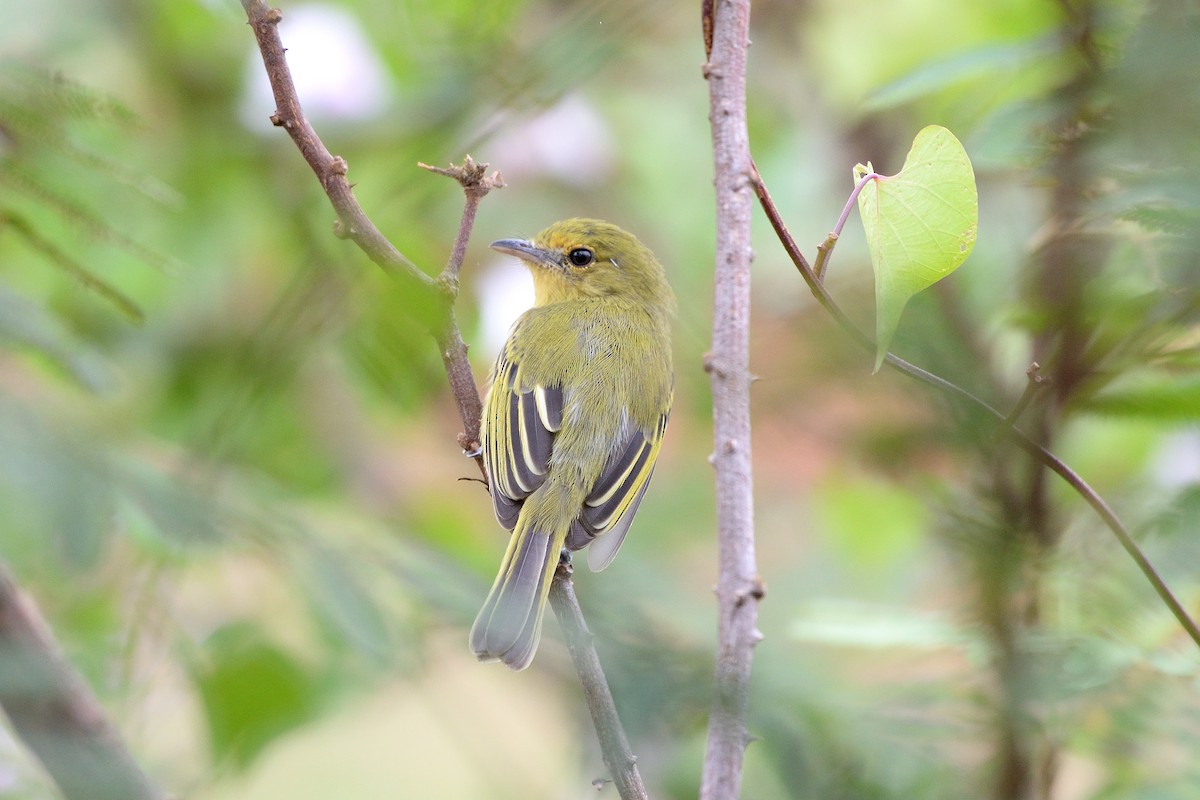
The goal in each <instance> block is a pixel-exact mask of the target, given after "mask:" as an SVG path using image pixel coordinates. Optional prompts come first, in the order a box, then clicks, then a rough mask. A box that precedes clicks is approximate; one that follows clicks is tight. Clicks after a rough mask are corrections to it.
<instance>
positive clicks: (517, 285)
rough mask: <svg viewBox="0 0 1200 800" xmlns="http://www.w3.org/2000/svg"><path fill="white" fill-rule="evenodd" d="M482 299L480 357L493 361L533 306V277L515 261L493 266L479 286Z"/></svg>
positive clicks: (494, 262) (490, 265)
mask: <svg viewBox="0 0 1200 800" xmlns="http://www.w3.org/2000/svg"><path fill="white" fill-rule="evenodd" d="M476 291H477V292H478V295H479V336H478V337H477V344H478V346H479V348H480V349H479V351H478V352H479V353H480V355H481V356H485V357H486V359H487V361H488V362H491V361H493V360H494V359H495V358H496V356H497V355H498V354H499V353H500V348H501V347H503V346H504V340H505V339H507V338H508V332H509V329H510V328H512V324H513V323H514V322H516V320H517V317H519V316H521V313H522V312H524V311H525V310H526V309H527V308H529V307H530V306H532V305H533V277H532V276H531V275H530V274H529V269H528V268H527V267H526V266H525V265H523V264H522V263H521V262H520V261H518V260H517V259H515V258H503V259H497V260H495V261H492V262H490V263H489V264H488V265H487V266H486V268H485V269H484V271H483V273H482V274H481V275H480V277H479V281H478V282H477V283H476Z"/></svg>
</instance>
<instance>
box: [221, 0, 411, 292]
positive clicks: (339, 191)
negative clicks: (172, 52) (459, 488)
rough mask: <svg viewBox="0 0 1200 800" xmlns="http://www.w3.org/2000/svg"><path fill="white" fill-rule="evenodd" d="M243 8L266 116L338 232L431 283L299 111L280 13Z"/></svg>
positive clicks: (248, 2) (396, 270)
mask: <svg viewBox="0 0 1200 800" xmlns="http://www.w3.org/2000/svg"><path fill="white" fill-rule="evenodd" d="M242 8H243V9H245V11H246V17H247V18H248V20H249V23H250V27H251V28H253V29H254V38H255V39H257V40H258V49H259V51H261V53H262V59H263V66H264V67H265V68H266V70H267V78H268V79H270V81H271V91H272V92H273V93H274V94H275V113H274V114H272V115H271V122H272V123H273V124H274V125H276V126H278V127H280V128H283V129H284V130H285V131H287V132H288V135H289V136H291V137H292V141H293V142H295V143H296V147H297V148H299V150H300V154H301V155H303V156H304V160H305V161H307V162H308V165H309V166H310V167H311V168H312V171H313V172H315V173H316V174H317V179H318V180H319V181H320V182H321V187H322V188H323V189H324V190H325V194H326V195H328V196H329V202H330V203H331V204H332V205H333V210H334V211H335V212H337V216H338V223H339V224H338V226H337V234H338V236H340V237H342V238H346V239H350V240H351V241H353V242H354V243H355V244H357V245H358V246H359V247H360V248H361V249H362V251H363V252H364V253H366V254H367V257H368V258H370V259H371V260H372V261H374V262H375V263H376V264H378V265H379V266H380V267H381V268H382V269H384V270H385V271H386V272H388V273H391V274H393V275H395V276H396V277H398V278H401V279H403V280H405V281H407V282H411V283H412V284H414V285H415V286H418V287H421V288H422V289H424V290H426V291H429V290H431V289H433V281H432V280H431V279H430V278H429V276H428V275H426V274H425V273H423V272H421V270H420V269H418V268H417V266H416V265H415V264H413V263H412V262H411V261H409V260H408V259H407V258H405V256H404V254H403V253H401V252H400V251H399V250H397V249H396V247H395V245H393V244H392V243H391V242H390V241H388V239H387V237H386V236H384V235H383V234H382V233H380V232H379V229H378V228H376V227H375V225H374V223H372V222H371V220H370V219H368V218H367V215H366V213H365V212H364V211H363V209H362V206H360V205H359V204H358V200H357V199H356V198H355V197H354V190H353V189H352V188H351V186H350V181H349V180H347V178H346V172H347V165H346V161H345V160H344V159H342V158H341V157H339V156H335V155H333V154H332V153H330V152H329V149H328V148H327V147H325V143H324V142H322V141H321V138H320V137H319V136H317V133H316V131H314V130H313V127H312V125H310V124H309V122H308V119H307V118H306V117H305V116H304V111H303V109H301V108H300V97H299V95H298V94H297V93H296V85H295V83H293V81H292V73H291V70H289V69H288V65H287V58H286V57H285V55H284V53H285V52H286V50H285V48H284V46H283V41H282V40H281V39H280V38H279V22H280V20H282V19H283V13H282V12H281V11H280V10H279V9H277V8H271V7H270V6H268V5H267V3H266V2H265V0H242Z"/></svg>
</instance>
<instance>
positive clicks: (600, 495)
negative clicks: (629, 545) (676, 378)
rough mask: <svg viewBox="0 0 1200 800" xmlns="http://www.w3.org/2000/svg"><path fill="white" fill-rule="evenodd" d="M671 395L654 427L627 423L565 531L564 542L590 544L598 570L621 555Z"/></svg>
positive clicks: (573, 545)
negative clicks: (565, 540) (577, 512)
mask: <svg viewBox="0 0 1200 800" xmlns="http://www.w3.org/2000/svg"><path fill="white" fill-rule="evenodd" d="M670 408H671V405H670V399H669V398H668V401H667V406H666V409H665V410H664V411H663V413H662V414H660V415H659V418H658V422H657V424H656V425H655V426H654V427H653V428H652V429H649V430H647V429H644V428H640V427H638V426H636V425H633V424H626V425H625V426H624V427H623V431H622V435H621V436H619V437H618V441H619V442H620V444H619V445H618V446H617V447H616V448H614V450H613V453H612V455H610V456H609V458H608V462H607V463H606V464H605V465H604V471H603V472H601V473H600V478H599V480H597V481H596V484H595V486H593V487H592V491H591V492H590V493H589V494H588V496H587V499H586V500H584V503H583V511H582V513H580V515H579V518H578V519H577V520H575V522H574V523H573V524H572V525H571V529H570V531H568V533H567V542H566V546H567V547H568V548H570V549H572V550H578V549H580V548H582V547H584V546H585V545H588V544H590V545H591V547H589V549H588V566H589V567H590V568H591V569H592V570H593V571H594V572H599V571H600V570H602V569H604V568H605V567H607V566H608V565H609V564H610V563H612V560H613V558H614V557H615V556H616V555H617V550H618V549H619V548H620V547H621V542H623V541H624V540H625V534H626V533H628V532H629V525H630V523H632V522H633V516H634V514H635V513H636V512H637V508H638V504H640V503H641V502H642V496H643V495H645V493H646V487H647V486H649V485H650V476H651V475H652V474H653V473H654V462H655V461H656V460H657V458H658V451H659V449H660V448H661V447H662V440H663V433H664V432H665V431H666V429H667V418H668V416H669V415H670Z"/></svg>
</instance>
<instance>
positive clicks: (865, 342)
mask: <svg viewBox="0 0 1200 800" xmlns="http://www.w3.org/2000/svg"><path fill="white" fill-rule="evenodd" d="M753 185H754V193H755V194H756V195H757V196H758V200H759V204H760V205H761V206H762V208H763V211H765V212H766V214H767V219H768V220H770V222H771V227H772V228H774V229H775V234H776V235H777V236H778V237H779V241H780V243H781V244H783V249H784V250H785V251H787V254H788V256H789V257H790V258H791V259H792V263H793V264H795V266H796V269H797V270H799V272H800V275H801V276H802V277H803V278H804V282H805V283H806V284H808V288H809V290H810V291H811V292H812V293H813V296H814V297H815V298H816V299H817V302H818V303H820V304H821V307H822V308H824V309H825V310H826V311H827V312H829V314H830V316H832V317H833V319H834V321H836V322H837V324H838V325H839V326H840V327H841V328H842V330H843V331H844V332H845V333H846V334H847V335H848V336H849V337H850V338H851V339H853V340H854V341H855V342H857V343H858V344H859V345H860V346H862V347H863V348H865V349H866V350H867V351H868V352H872V353H873V352H875V343H874V342H873V341H872V340H871V338H870V337H869V336H867V335H866V334H865V333H863V332H862V331H860V330H859V329H858V328H857V326H855V324H854V323H853V322H851V321H850V318H849V317H848V316H846V313H845V312H844V311H842V309H841V307H840V306H838V304H837V302H836V301H835V300H834V299H833V296H832V295H830V294H829V290H828V289H826V288H825V284H824V283H823V282H822V281H821V279H820V278H819V277H818V276H817V274H816V273H815V272H814V271H813V269H812V267H811V266H809V263H808V260H807V259H805V257H804V254H803V253H802V252H800V248H799V247H798V246H797V245H796V240H795V239H793V238H792V235H791V233H790V232H789V231H788V229H787V225H786V224H784V222H783V218H782V217H781V216H780V214H779V209H778V208H777V207H776V206H775V201H774V200H772V199H771V194H770V192H768V191H767V185H766V184H765V183H764V182H763V179H762V176H761V175H759V173H758V170H757V168H755V171H754V177H753ZM884 360H885V363H887V365H888V366H889V367H891V368H892V369H894V370H896V371H897V372H900V373H902V374H904V375H907V376H908V377H910V378H912V379H914V380H917V381H920V382H922V383H925V384H928V385H929V386H932V387H934V388H935V389H938V390H939V391H941V392H943V393H945V394H948V395H951V396H952V397H955V398H956V399H958V400H960V401H963V402H965V403H967V404H968V405H972V406H975V408H977V409H979V410H981V411H983V412H984V413H986V414H988V415H990V416H991V417H993V418H994V419H995V420H996V421H997V422H999V423H1000V424H1001V430H1002V431H1003V432H1004V435H1005V436H1007V437H1008V438H1009V439H1010V440H1011V441H1012V442H1013V443H1014V444H1016V445H1017V447H1019V448H1021V449H1022V450H1024V451H1025V452H1026V453H1028V454H1029V455H1031V456H1032V457H1033V458H1034V459H1035V460H1037V461H1038V462H1039V463H1041V464H1042V465H1044V466H1046V467H1047V468H1049V469H1050V470H1051V471H1052V472H1054V473H1055V474H1057V475H1058V476H1059V477H1061V478H1062V479H1063V480H1064V481H1066V482H1067V484H1068V485H1070V486H1071V488H1072V489H1074V490H1075V491H1076V492H1077V493H1078V494H1079V496H1080V497H1082V498H1083V499H1084V500H1085V501H1086V502H1087V504H1088V505H1090V506H1091V507H1092V509H1093V510H1095V512H1096V514H1097V515H1098V516H1099V517H1100V519H1101V520H1103V521H1104V524H1105V525H1107V526H1108V529H1109V530H1110V531H1112V533H1113V535H1114V536H1116V537H1117V541H1118V542H1120V543H1121V546H1122V547H1123V548H1125V552H1127V553H1128V554H1129V557H1130V558H1132V559H1133V561H1134V563H1135V564H1137V566H1138V569H1140V570H1141V571H1142V574H1143V575H1144V576H1145V577H1146V580H1148V581H1149V582H1150V585H1151V586H1152V587H1154V591H1155V592H1156V593H1157V594H1158V596H1159V598H1160V599H1161V600H1162V601H1163V603H1164V604H1165V605H1166V606H1167V608H1168V609H1170V611H1171V614H1172V615H1174V617H1175V619H1176V620H1177V621H1178V622H1179V624H1180V625H1181V626H1182V627H1183V629H1184V631H1186V632H1187V635H1188V636H1189V637H1190V638H1191V639H1192V641H1193V642H1195V643H1196V646H1197V647H1200V626H1197V624H1196V621H1195V620H1193V619H1192V618H1191V616H1190V615H1189V614H1188V612H1187V610H1186V609H1185V608H1184V607H1183V604H1182V603H1180V602H1179V599H1178V598H1176V597H1175V595H1174V593H1173V592H1172V591H1171V589H1170V587H1169V586H1167V584H1166V582H1165V581H1164V580H1163V579H1162V576H1160V575H1159V574H1158V571H1157V570H1156V569H1155V568H1154V565H1153V564H1151V563H1150V560H1149V559H1148V558H1147V557H1146V554H1145V553H1143V552H1142V549H1141V548H1140V547H1138V544H1137V542H1135V541H1134V540H1133V537H1132V536H1130V534H1129V531H1128V530H1127V529H1126V528H1125V525H1124V524H1123V523H1122V522H1121V520H1120V518H1119V517H1118V516H1117V515H1116V513H1115V512H1114V511H1113V510H1112V509H1111V508H1110V507H1109V506H1108V503H1106V502H1105V501H1104V498H1103V497H1101V496H1100V494H1099V493H1098V492H1096V490H1095V489H1093V488H1092V487H1091V486H1090V485H1089V484H1088V482H1087V481H1085V480H1084V479H1083V478H1082V477H1081V476H1080V475H1078V474H1077V473H1076V472H1075V471H1074V470H1072V469H1071V468H1070V467H1069V466H1067V464H1066V463H1065V462H1063V461H1062V460H1061V459H1059V458H1058V456H1056V455H1054V454H1053V453H1051V452H1050V451H1049V450H1047V449H1046V448H1044V447H1042V446H1041V445H1040V444H1038V443H1037V442H1035V441H1034V440H1032V439H1030V438H1029V437H1028V436H1026V435H1025V434H1024V433H1022V432H1021V431H1020V430H1019V429H1017V428H1015V427H1013V425H1012V424H1010V420H1009V418H1008V417H1006V416H1005V415H1004V414H1002V413H1000V412H999V411H998V410H996V409H995V408H993V407H992V406H991V405H989V404H988V403H986V402H984V401H983V400H981V399H980V398H978V397H976V396H975V395H973V394H971V393H970V392H968V391H967V390H966V389H964V388H962V387H961V386H959V385H958V384H955V383H952V382H950V381H948V380H946V379H945V378H942V377H940V376H938V375H934V374H933V373H931V372H927V371H926V370H923V369H921V368H920V367H918V366H916V365H915V364H910V363H909V362H907V361H905V360H904V359H902V358H899V357H898V356H895V355H892V354H891V353H888V354H887V356H886V357H885V359H884ZM1040 381H1044V378H1039V376H1038V375H1037V373H1036V371H1034V372H1032V373H1031V374H1030V389H1032V388H1036V386H1037V385H1039V383H1040ZM1027 391H1029V389H1027ZM1026 403H1028V400H1027V399H1025V398H1023V399H1022V401H1021V402H1018V405H1017V408H1015V409H1014V411H1013V414H1012V415H1011V417H1012V421H1015V420H1016V417H1017V416H1018V415H1019V414H1020V413H1021V411H1022V410H1024V405H1025V404H1026Z"/></svg>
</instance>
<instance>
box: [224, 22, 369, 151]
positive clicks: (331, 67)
mask: <svg viewBox="0 0 1200 800" xmlns="http://www.w3.org/2000/svg"><path fill="white" fill-rule="evenodd" d="M279 35H280V36H281V37H282V38H283V45H284V47H286V48H287V61H288V67H289V68H290V69H291V72H292V79H293V80H294V81H295V83H296V91H297V92H298V93H299V95H300V105H301V106H302V107H303V108H304V112H305V114H307V115H308V116H309V118H310V119H313V120H322V119H323V120H341V121H351V122H353V121H362V120H367V119H371V118H372V117H376V116H379V115H380V114H382V113H383V111H384V110H385V109H386V108H387V106H388V104H389V102H390V101H391V98H392V86H391V82H390V80H389V78H388V73H387V68H386V67H385V66H384V64H383V61H382V60H381V59H380V58H379V56H378V54H377V53H376V52H375V49H374V48H373V47H372V46H371V43H370V42H369V41H368V40H367V37H366V35H365V34H364V33H363V29H362V27H361V26H360V25H359V23H358V20H357V19H355V18H354V17H353V16H352V15H350V14H348V13H347V12H345V11H343V10H342V9H340V8H334V7H331V6H320V5H312V6H299V7H294V8H293V7H288V8H287V9H286V10H285V11H284V15H283V21H282V22H280V23H279ZM246 70H247V71H246V83H245V90H244V91H243V92H242V104H241V105H242V108H241V116H242V122H243V124H244V125H246V127H248V128H250V129H251V130H255V131H264V130H267V129H268V128H269V127H270V123H269V122H268V121H267V118H268V117H269V116H270V115H271V112H272V111H274V110H275V98H274V95H272V93H271V85H270V83H269V82H268V81H267V75H266V72H265V71H264V70H263V64H262V58H261V57H260V55H259V53H258V51H257V49H256V50H255V51H254V52H253V53H252V54H251V56H250V58H249V60H248V62H247V65H246Z"/></svg>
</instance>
